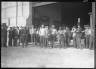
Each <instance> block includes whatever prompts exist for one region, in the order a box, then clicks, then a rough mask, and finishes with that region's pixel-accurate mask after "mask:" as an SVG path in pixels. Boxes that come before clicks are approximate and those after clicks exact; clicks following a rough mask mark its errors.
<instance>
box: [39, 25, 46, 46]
mask: <svg viewBox="0 0 96 69" xmlns="http://www.w3.org/2000/svg"><path fill="white" fill-rule="evenodd" d="M44 37H45V33H44V25H42V26H41V28H40V45H41V47H43V46H44Z"/></svg>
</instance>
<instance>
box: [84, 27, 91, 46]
mask: <svg viewBox="0 0 96 69" xmlns="http://www.w3.org/2000/svg"><path fill="white" fill-rule="evenodd" d="M84 27H85V31H84V32H85V48H89V43H90V34H91V32H90V27H89V25H85V26H84Z"/></svg>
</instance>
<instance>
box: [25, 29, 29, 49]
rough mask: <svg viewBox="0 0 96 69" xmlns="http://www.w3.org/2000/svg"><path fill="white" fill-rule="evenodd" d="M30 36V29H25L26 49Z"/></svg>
mask: <svg viewBox="0 0 96 69" xmlns="http://www.w3.org/2000/svg"><path fill="white" fill-rule="evenodd" d="M28 35H29V29H28V27H25V39H24V42H25V46H26V47H27V45H28Z"/></svg>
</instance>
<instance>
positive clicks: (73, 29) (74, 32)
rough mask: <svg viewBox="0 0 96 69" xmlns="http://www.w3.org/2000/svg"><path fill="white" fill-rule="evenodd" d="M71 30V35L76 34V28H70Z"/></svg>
mask: <svg viewBox="0 0 96 69" xmlns="http://www.w3.org/2000/svg"><path fill="white" fill-rule="evenodd" d="M71 32H72V33H73V37H75V36H76V28H72V31H71Z"/></svg>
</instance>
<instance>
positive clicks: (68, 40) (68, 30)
mask: <svg viewBox="0 0 96 69" xmlns="http://www.w3.org/2000/svg"><path fill="white" fill-rule="evenodd" d="M71 35H72V33H71V30H70V29H69V27H66V33H65V37H66V38H65V40H66V41H65V42H66V45H67V47H68V46H70V38H71Z"/></svg>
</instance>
